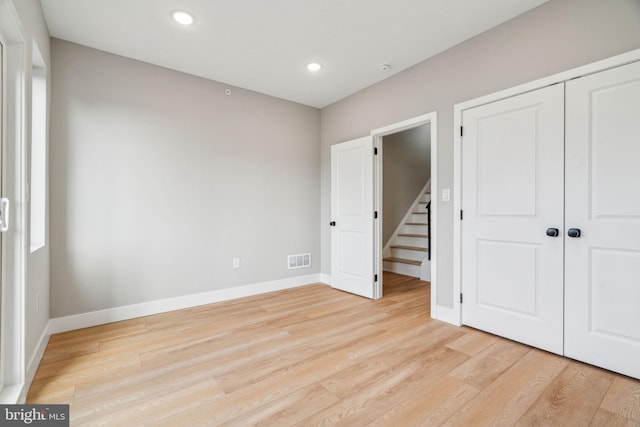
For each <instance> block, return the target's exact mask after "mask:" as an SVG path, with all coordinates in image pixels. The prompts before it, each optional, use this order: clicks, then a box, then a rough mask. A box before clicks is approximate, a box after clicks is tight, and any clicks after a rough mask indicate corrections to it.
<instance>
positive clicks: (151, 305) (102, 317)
mask: <svg viewBox="0 0 640 427" xmlns="http://www.w3.org/2000/svg"><path fill="white" fill-rule="evenodd" d="M321 276H322V275H320V274H310V275H307V276H299V277H292V278H289V279H282V280H274V281H270V282H262V283H255V284H252V285H246V286H238V287H235V288H228V289H220V290H216V291H211V292H204V293H200V294H192V295H184V296H180V297H175V298H168V299H163V300H156V301H149V302H144V303H140V304H132V305H126V306H122V307H114V308H109V309H105V310H98V311H92V312H89V313H82V314H75V315H71V316H64V317H57V318H55V319H51V321H50V323H49V333H50V334H57V333H60V332H66V331H72V330H75V329H82V328H88V327H91V326H97V325H104V324H106V323H112V322H119V321H121V320H128V319H134V318H136V317H142V316H149V315H152V314H158V313H165V312H167V311H173V310H181V309H183V308H189V307H196V306H199V305H205V304H212V303H215V302H221V301H228V300H232V299H235V298H242V297H247V296H252V295H258V294H263V293H267V292H273V291H280V290H283V289H290V288H296V287H299V286H304V285H310V284H313V283H319V282H322V280H321Z"/></svg>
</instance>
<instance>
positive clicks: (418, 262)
mask: <svg viewBox="0 0 640 427" xmlns="http://www.w3.org/2000/svg"><path fill="white" fill-rule="evenodd" d="M383 261H389V262H399V263H401V264H410V265H418V266H419V265H422V262H421V261H414V260H411V259H403V258H394V257H389V258H384V259H383Z"/></svg>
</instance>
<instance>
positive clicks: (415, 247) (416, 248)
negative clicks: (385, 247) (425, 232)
mask: <svg viewBox="0 0 640 427" xmlns="http://www.w3.org/2000/svg"><path fill="white" fill-rule="evenodd" d="M391 249H407V250H410V251H421V252H428V251H429V250H428V249H427V248H421V247H419V246H404V245H393V246H391Z"/></svg>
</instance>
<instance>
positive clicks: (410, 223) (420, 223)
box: [405, 222, 429, 225]
mask: <svg viewBox="0 0 640 427" xmlns="http://www.w3.org/2000/svg"><path fill="white" fill-rule="evenodd" d="M405 225H429V224H427V223H426V222H405Z"/></svg>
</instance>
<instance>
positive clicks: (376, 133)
mask: <svg viewBox="0 0 640 427" xmlns="http://www.w3.org/2000/svg"><path fill="white" fill-rule="evenodd" d="M437 119H438V113H437V112H436V111H433V112H431V113H428V114H423V115H421V116H417V117H413V118H411V119H407V120H403V121H401V122H397V123H393V124H390V125H388V126H384V127H381V128H378V129H374V130H372V131H371V136H373V146H374V147H375V148H376V149H377V150H378V153H379V155H378V156H375V157H374V165H373V179H374V183H373V205H374V209H375V210H376V211H377V212H378V220H377V221H376V222H375V223H374V232H373V236H374V237H373V239H374V240H373V247H374V258H373V259H374V261H373V263H374V264H373V267H374V271H375V274H377V275H378V281H377V282H376V283H375V284H374V292H373V294H374V298H376V299H377V298H381V297H382V247H383V245H384V242H382V138H384V137H385V136H388V135H392V134H395V133H398V132H402V131H405V130H409V129H413V128H416V127H418V126H422V125H426V124H430V125H431V192H432V193H433V194H436V192H437V188H438V123H437V122H438V120H437ZM431 200H432V201H433V203H431V221H432V223H433V224H437V223H438V222H437V215H438V213H437V212H438V209H437V205H438V201H437V198H435V197H432V198H431ZM436 229H437V227H431V246H430V247H429V251H430V252H431V317H434V318H437V316H436V309H437V307H436V295H437V292H436V286H437V276H436V270H437V268H436V266H437V262H436V261H437V260H436V257H437V250H433V249H432V248H437V238H436V236H437V232H436Z"/></svg>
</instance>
